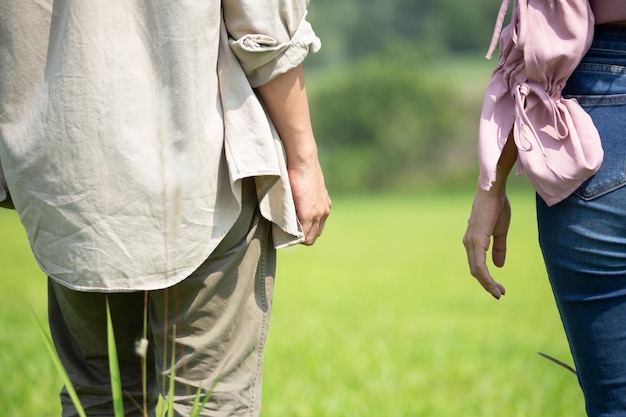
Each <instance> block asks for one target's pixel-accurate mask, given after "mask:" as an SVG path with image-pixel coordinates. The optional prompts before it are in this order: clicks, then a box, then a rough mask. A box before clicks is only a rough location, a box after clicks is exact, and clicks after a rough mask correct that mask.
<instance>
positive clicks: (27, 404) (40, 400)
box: [0, 190, 584, 417]
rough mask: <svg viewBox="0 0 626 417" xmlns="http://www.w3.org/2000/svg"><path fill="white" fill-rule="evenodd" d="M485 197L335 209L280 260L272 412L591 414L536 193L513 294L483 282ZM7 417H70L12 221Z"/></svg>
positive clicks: (269, 389)
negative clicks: (60, 398) (552, 282)
mask: <svg viewBox="0 0 626 417" xmlns="http://www.w3.org/2000/svg"><path fill="white" fill-rule="evenodd" d="M471 192H472V190H468V191H467V192H464V193H461V192H450V193H446V194H444V193H435V192H419V191H415V192H413V193H411V194H410V195H404V196H373V197H350V198H348V197H344V198H336V199H335V201H334V208H333V213H332V216H331V218H330V219H329V221H328V223H327V228H326V231H325V234H324V236H323V238H322V239H321V240H320V241H319V242H318V243H317V244H316V245H315V246H314V247H311V248H305V247H296V248H290V249H287V250H282V251H281V252H280V253H279V271H278V277H277V282H276V285H277V287H276V292H275V299H274V312H273V317H272V326H271V331H270V337H269V343H268V347H267V351H266V361H265V382H264V397H263V413H262V415H263V417H328V416H340V417H343V416H346V417H348V416H349V417H366V416H367V417H396V416H397V417H413V416H437V417H442V416H445V417H456V416H459V417H461V416H463V417H466V416H480V417H492V416H494V417H495V416H498V417H504V416H506V417H516V416H519V417H528V416H551V417H565V416H582V415H584V410H583V401H582V395H581V393H580V389H579V387H578V384H577V381H576V378H575V377H574V376H573V375H572V374H570V373H568V372H567V371H565V370H564V369H562V368H560V367H558V366H556V365H554V364H552V363H550V362H548V361H547V360H545V359H543V358H541V357H539V356H538V355H537V351H543V352H546V353H548V354H550V355H552V356H555V357H557V358H559V359H562V360H564V361H566V362H568V363H571V357H570V355H569V352H568V349H567V343H566V340H565V336H564V334H563V331H562V328H561V324H560V322H559V319H558V314H557V311H556V309H555V307H554V302H553V300H552V295H551V293H550V288H549V285H548V283H547V278H546V274H545V271H544V269H543V265H542V260H541V255H540V252H539V250H538V247H537V244H536V228H535V220H534V198H533V195H532V193H531V192H529V191H525V192H521V191H518V192H515V193H513V194H512V195H511V200H512V204H513V224H512V227H511V233H510V239H509V257H508V260H507V264H506V266H505V267H504V268H503V269H502V270H499V271H494V273H495V274H496V276H497V277H498V279H499V280H500V281H501V282H502V283H503V284H504V285H505V286H506V287H507V295H506V296H505V297H504V298H503V299H502V300H500V301H496V300H494V299H492V298H491V297H490V296H489V295H488V294H487V293H486V292H484V291H483V290H482V288H480V286H479V285H478V284H477V283H476V282H475V281H474V279H473V278H472V277H471V276H470V275H469V273H468V271H467V268H466V264H465V253H464V250H463V246H462V244H461V236H462V234H463V232H464V230H465V224H466V220H467V215H468V213H469V208H470V202H471ZM0 231H1V233H2V243H0V276H1V280H2V291H1V292H0V326H1V328H2V331H1V332H0V379H1V380H2V381H3V383H2V384H0V416H16V417H19V416H36V417H47V416H57V415H59V406H58V404H57V392H58V390H59V389H60V382H59V378H58V377H57V375H56V374H55V371H54V369H53V366H52V363H51V361H50V360H49V357H48V354H47V352H46V351H45V348H44V346H43V343H42V341H41V335H40V334H39V332H38V330H37V328H36V324H35V319H34V317H33V314H32V310H34V311H35V313H36V315H37V316H38V317H39V318H40V320H42V321H45V310H46V307H45V303H46V301H45V291H46V282H45V277H44V276H43V274H42V273H41V272H39V270H38V268H37V266H36V264H35V262H34V261H33V259H32V257H31V255H30V252H29V249H28V247H27V244H26V242H25V239H24V238H23V233H22V231H21V228H20V225H19V224H18V221H17V218H16V216H15V213H13V212H9V211H6V210H2V211H0Z"/></svg>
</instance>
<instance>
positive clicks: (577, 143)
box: [478, 0, 603, 205]
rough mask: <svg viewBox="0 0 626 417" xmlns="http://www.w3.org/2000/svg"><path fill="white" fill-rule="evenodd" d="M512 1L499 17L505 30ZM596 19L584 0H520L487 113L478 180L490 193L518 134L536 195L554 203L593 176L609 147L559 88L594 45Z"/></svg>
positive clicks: (521, 161) (521, 162) (522, 163)
mask: <svg viewBox="0 0 626 417" xmlns="http://www.w3.org/2000/svg"><path fill="white" fill-rule="evenodd" d="M507 7H508V0H504V1H503V3H502V7H501V10H500V14H499V16H498V20H497V22H496V29H495V32H494V41H492V44H491V46H490V49H489V52H488V57H489V56H490V55H491V53H492V51H493V49H494V47H495V40H496V39H497V35H498V33H499V32H500V28H501V26H502V22H503V19H504V15H505V13H506V9H507ZM593 27H594V17H593V13H592V11H591V9H590V7H589V4H588V2H587V1H586V0H584V1H583V0H551V1H545V0H519V1H517V0H516V1H515V6H514V10H513V14H512V19H511V23H510V24H509V25H508V26H507V27H506V28H505V29H504V30H502V32H501V35H500V58H499V63H498V66H497V67H496V69H495V70H494V72H493V74H492V76H491V79H490V82H489V85H488V87H487V91H486V94H485V100H484V102H483V108H482V112H481V119H480V126H479V138H478V141H479V142H478V146H479V155H480V178H479V184H480V187H481V188H482V189H485V190H488V189H489V188H490V187H491V184H492V183H493V181H495V180H496V169H497V164H498V160H499V158H500V155H501V152H502V149H503V147H504V144H505V143H506V140H507V138H508V137H509V134H510V133H511V132H512V135H513V139H514V141H515V144H516V146H517V149H518V174H521V173H523V172H524V173H526V174H527V176H528V177H529V179H530V182H531V183H532V184H533V186H534V187H535V189H536V190H537V192H538V194H539V195H540V196H541V197H542V198H543V199H544V200H545V201H546V203H547V204H549V205H553V204H556V203H557V202H559V201H561V200H562V199H564V198H565V197H567V196H568V195H570V194H571V193H572V192H573V191H574V190H576V188H578V187H579V186H580V185H581V184H582V183H583V182H584V181H585V180H586V179H588V178H589V177H590V176H591V175H593V174H594V173H595V172H596V171H597V170H598V168H599V167H600V164H601V162H602V157H603V151H602V146H601V143H600V137H599V135H598V132H597V130H596V129H595V126H594V125H593V121H592V120H591V118H590V117H589V115H588V114H587V113H585V111H584V110H583V109H582V108H581V107H580V105H579V104H578V103H577V102H576V100H574V99H564V98H563V97H562V96H561V91H562V90H563V87H564V86H565V82H566V81H567V78H568V77H569V76H570V74H571V73H572V72H573V71H574V69H575V68H576V66H577V65H578V63H579V62H580V60H581V58H582V56H583V55H584V53H585V52H586V51H587V49H588V48H589V45H590V44H591V39H592V37H593Z"/></svg>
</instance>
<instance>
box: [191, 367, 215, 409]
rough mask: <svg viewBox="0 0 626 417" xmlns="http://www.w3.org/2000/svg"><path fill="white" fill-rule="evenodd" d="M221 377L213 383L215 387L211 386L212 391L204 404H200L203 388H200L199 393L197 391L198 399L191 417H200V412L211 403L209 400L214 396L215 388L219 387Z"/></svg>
mask: <svg viewBox="0 0 626 417" xmlns="http://www.w3.org/2000/svg"><path fill="white" fill-rule="evenodd" d="M221 377H222V374H219V375H218V376H217V378H215V381H213V385H211V389H210V390H209V391H208V392H207V393H206V395H205V396H204V398H203V399H202V403H200V398H201V396H202V387H201V386H200V387H198V391H196V398H195V399H194V402H193V407H192V409H191V413H190V414H189V417H199V416H200V411H202V410H204V407H205V406H206V403H207V402H209V399H210V398H211V395H213V391H214V390H215V387H216V386H217V383H218V382H219V381H220V379H221Z"/></svg>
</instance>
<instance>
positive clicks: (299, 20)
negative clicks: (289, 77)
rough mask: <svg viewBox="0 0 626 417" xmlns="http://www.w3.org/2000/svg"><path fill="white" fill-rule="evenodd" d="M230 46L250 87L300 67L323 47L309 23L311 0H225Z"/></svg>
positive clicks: (225, 18) (225, 16)
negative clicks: (308, 9) (311, 54)
mask: <svg viewBox="0 0 626 417" xmlns="http://www.w3.org/2000/svg"><path fill="white" fill-rule="evenodd" d="M222 4H223V8H224V21H225V23H226V29H227V31H228V34H229V38H230V39H229V43H230V47H231V48H232V50H233V52H234V53H235V55H236V56H237V58H238V60H239V62H240V64H241V66H242V68H243V70H244V72H245V73H246V75H247V77H248V80H249V81H250V85H252V87H258V86H261V85H263V84H266V83H267V82H269V81H271V80H272V79H274V78H276V77H277V76H279V75H280V74H283V73H285V72H287V71H289V70H290V69H292V68H295V67H297V66H298V65H300V64H301V63H302V62H303V61H304V59H305V58H306V56H307V55H308V54H309V53H314V52H317V51H318V50H319V49H320V47H321V42H320V39H319V38H318V37H317V35H316V34H315V32H314V30H313V28H312V26H311V24H310V23H309V22H308V21H307V20H306V15H307V6H308V4H309V1H308V0H224V1H223V2H222Z"/></svg>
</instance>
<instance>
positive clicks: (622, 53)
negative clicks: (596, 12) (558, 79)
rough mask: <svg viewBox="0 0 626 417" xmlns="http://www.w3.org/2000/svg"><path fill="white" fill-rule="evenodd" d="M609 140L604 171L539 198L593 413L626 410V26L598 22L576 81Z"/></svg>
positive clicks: (569, 90) (571, 88)
mask: <svg viewBox="0 0 626 417" xmlns="http://www.w3.org/2000/svg"><path fill="white" fill-rule="evenodd" d="M563 95H564V96H569V97H575V98H577V99H578V101H579V102H580V104H581V105H582V106H583V107H584V108H585V110H586V111H587V112H588V113H589V114H590V115H591V117H592V119H593V121H594V123H595V125H596V127H597V128H598V131H599V132H600V137H601V139H602V145H603V148H604V152H605V154H604V161H603V163H602V166H601V168H600V170H599V171H598V173H597V174H596V175H595V176H593V177H592V178H591V179H589V180H588V181H587V182H585V183H584V184H583V185H582V186H581V187H580V188H579V189H578V190H577V191H576V192H575V193H574V194H572V195H571V196H570V197H568V198H567V199H566V200H564V201H563V202H561V203H559V204H557V205H555V206H552V207H547V206H546V204H545V203H544V202H543V201H542V200H541V198H539V197H537V220H538V227H539V243H540V245H541V250H542V252H543V256H544V260H545V263H546V268H547V271H548V276H549V278H550V283H551V285H552V290H553V292H554V296H555V299H556V302H557V305H558V308H559V312H560V315H561V319H562V321H563V326H564V328H565V332H566V334H567V338H568V341H569V345H570V348H571V351H572V355H573V357H574V363H575V365H576V369H577V373H578V378H579V381H580V384H581V387H582V390H583V393H584V396H585V403H586V408H587V414H588V415H589V416H591V417H600V416H602V417H608V416H611V417H617V416H623V417H626V187H624V185H626V28H619V27H606V26H605V27H598V28H597V31H596V35H595V38H594V42H593V44H592V47H591V49H590V50H589V52H588V53H587V55H586V56H585V57H584V59H583V61H582V62H581V64H580V65H579V67H578V68H577V69H576V71H575V72H574V74H572V76H571V77H570V79H569V80H568V83H567V86H566V88H565V90H564V91H563Z"/></svg>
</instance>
